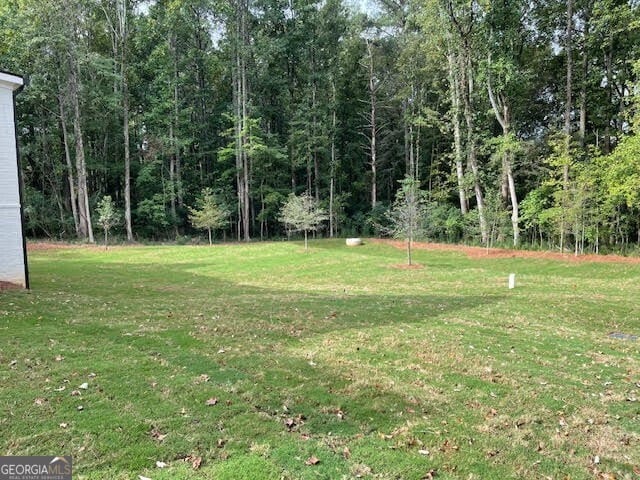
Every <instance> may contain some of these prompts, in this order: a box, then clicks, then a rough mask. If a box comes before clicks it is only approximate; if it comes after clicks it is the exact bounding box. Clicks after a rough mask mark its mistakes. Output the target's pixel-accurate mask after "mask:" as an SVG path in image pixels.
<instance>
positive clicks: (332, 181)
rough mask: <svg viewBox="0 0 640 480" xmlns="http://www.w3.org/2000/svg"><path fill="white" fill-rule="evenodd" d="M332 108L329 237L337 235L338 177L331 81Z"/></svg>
mask: <svg viewBox="0 0 640 480" xmlns="http://www.w3.org/2000/svg"><path fill="white" fill-rule="evenodd" d="M331 92H332V108H331V172H330V174H329V177H330V178H329V237H330V238H333V236H334V234H335V228H336V225H335V211H334V208H335V206H334V195H335V177H336V127H337V123H338V118H337V112H336V84H335V82H334V81H333V79H332V80H331Z"/></svg>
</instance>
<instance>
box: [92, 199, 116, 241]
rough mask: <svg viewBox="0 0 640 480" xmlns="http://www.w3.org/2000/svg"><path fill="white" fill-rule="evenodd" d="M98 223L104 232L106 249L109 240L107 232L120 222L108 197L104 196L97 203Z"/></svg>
mask: <svg viewBox="0 0 640 480" xmlns="http://www.w3.org/2000/svg"><path fill="white" fill-rule="evenodd" d="M97 212H98V223H99V224H100V226H101V227H102V229H103V230H104V248H105V250H106V249H107V245H108V240H109V230H111V228H112V227H115V226H116V225H118V224H119V223H120V222H121V220H122V219H121V217H120V213H118V211H117V210H116V207H115V205H114V204H113V200H111V196H110V195H105V196H104V197H102V200H100V201H99V202H98V208H97Z"/></svg>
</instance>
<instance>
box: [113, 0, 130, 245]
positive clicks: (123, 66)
mask: <svg viewBox="0 0 640 480" xmlns="http://www.w3.org/2000/svg"><path fill="white" fill-rule="evenodd" d="M116 10H117V17H118V28H119V30H120V32H119V33H120V42H121V46H120V75H121V77H122V131H123V135H124V223H125V228H126V231H127V240H128V241H129V242H132V241H133V229H132V227H131V154H130V151H129V82H128V80H127V37H128V33H129V32H128V28H129V27H128V25H127V21H128V15H129V1H128V0H119V2H118V4H117V6H116Z"/></svg>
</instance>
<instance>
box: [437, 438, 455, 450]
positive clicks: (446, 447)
mask: <svg viewBox="0 0 640 480" xmlns="http://www.w3.org/2000/svg"><path fill="white" fill-rule="evenodd" d="M458 449H459V447H458V446H457V445H454V444H453V443H451V441H450V440H449V439H446V440H445V441H444V443H443V444H442V446H441V447H440V451H441V452H444V453H449V452H457V451H458Z"/></svg>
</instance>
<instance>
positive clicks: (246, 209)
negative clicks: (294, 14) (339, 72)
mask: <svg viewBox="0 0 640 480" xmlns="http://www.w3.org/2000/svg"><path fill="white" fill-rule="evenodd" d="M245 1H246V0H243V1H242V7H241V13H240V30H241V37H242V38H241V40H242V50H243V51H242V55H241V63H240V79H241V82H240V83H241V96H240V98H241V103H242V136H241V139H242V183H243V187H244V188H243V191H242V233H243V237H244V240H245V241H246V242H248V241H249V240H251V236H250V226H251V222H250V220H251V219H250V215H251V212H250V203H249V197H250V195H249V188H250V182H249V179H250V173H249V170H250V159H249V154H248V150H249V112H248V102H249V95H248V92H247V89H248V82H247V60H246V51H245V49H246V46H247V45H248V44H249V43H248V38H247V35H248V34H247V19H246V16H247V5H246V3H245Z"/></svg>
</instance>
